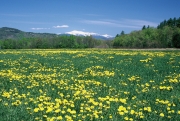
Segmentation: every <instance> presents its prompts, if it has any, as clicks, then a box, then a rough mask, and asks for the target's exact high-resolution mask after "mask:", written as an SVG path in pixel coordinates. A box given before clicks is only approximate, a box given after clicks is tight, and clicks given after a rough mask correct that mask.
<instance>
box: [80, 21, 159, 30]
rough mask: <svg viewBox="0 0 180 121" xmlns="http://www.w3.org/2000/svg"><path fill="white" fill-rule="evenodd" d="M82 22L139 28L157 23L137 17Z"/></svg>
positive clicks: (154, 25)
mask: <svg viewBox="0 0 180 121" xmlns="http://www.w3.org/2000/svg"><path fill="white" fill-rule="evenodd" d="M81 22H82V23H86V24H94V25H104V26H111V27H123V28H136V29H140V28H142V26H143V25H146V26H147V25H149V26H153V27H156V26H157V25H158V24H157V23H154V22H150V21H145V20H137V19H121V20H119V21H118V20H111V19H105V20H82V21H81Z"/></svg>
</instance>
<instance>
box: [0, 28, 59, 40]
mask: <svg viewBox="0 0 180 121" xmlns="http://www.w3.org/2000/svg"><path fill="white" fill-rule="evenodd" d="M56 36H58V35H57V34H50V33H33V32H24V31H21V30H18V29H15V28H9V27H2V28H0V40H4V39H21V38H34V37H40V38H45V37H47V38H49V37H50V38H51V37H56Z"/></svg>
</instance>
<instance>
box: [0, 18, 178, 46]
mask: <svg viewBox="0 0 180 121" xmlns="http://www.w3.org/2000/svg"><path fill="white" fill-rule="evenodd" d="M0 48H1V49H36V48H37V49H56V48H180V17H179V18H178V19H177V18H170V19H168V20H164V21H162V22H161V23H160V24H159V25H158V26H157V27H156V28H155V27H150V26H149V25H148V26H145V25H144V26H143V27H142V29H141V30H137V31H132V32H130V33H129V34H125V32H124V31H122V32H121V33H120V34H117V35H116V37H115V38H114V39H112V40H100V39H96V38H94V37H93V36H74V35H61V36H57V35H55V34H49V33H43V34H36V33H31V32H29V33H24V32H22V31H20V30H16V29H15V30H13V31H8V32H7V30H6V31H0Z"/></svg>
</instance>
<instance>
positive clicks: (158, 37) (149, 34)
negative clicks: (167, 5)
mask: <svg viewBox="0 0 180 121" xmlns="http://www.w3.org/2000/svg"><path fill="white" fill-rule="evenodd" d="M113 47H115V48H174V47H175V48H180V17H179V18H178V19H176V18H174V19H172V18H170V19H169V20H164V21H163V22H161V23H160V24H159V25H158V26H157V28H154V27H150V26H147V27H146V26H145V25H144V26H143V27H142V30H139V31H132V32H131V33H130V34H125V32H124V31H122V32H121V33H120V34H117V35H116V37H115V39H114V40H113Z"/></svg>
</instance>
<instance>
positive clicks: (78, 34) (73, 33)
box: [65, 30, 113, 38]
mask: <svg viewBox="0 0 180 121" xmlns="http://www.w3.org/2000/svg"><path fill="white" fill-rule="evenodd" d="M65 34H71V35H77V36H90V35H92V36H102V37H105V38H112V37H113V36H111V35H108V34H104V35H100V34H98V33H94V32H84V31H78V30H73V31H70V32H66V33H65Z"/></svg>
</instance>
